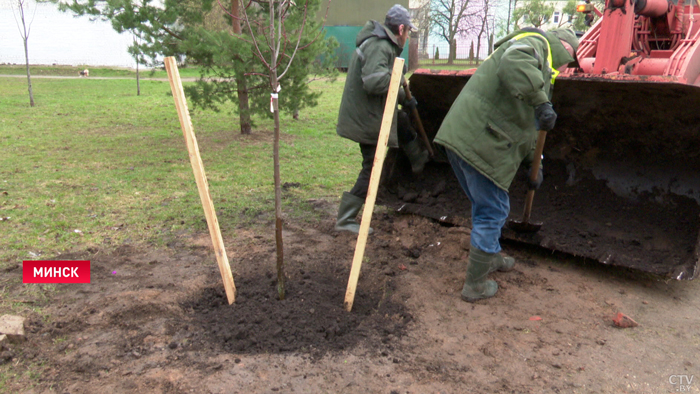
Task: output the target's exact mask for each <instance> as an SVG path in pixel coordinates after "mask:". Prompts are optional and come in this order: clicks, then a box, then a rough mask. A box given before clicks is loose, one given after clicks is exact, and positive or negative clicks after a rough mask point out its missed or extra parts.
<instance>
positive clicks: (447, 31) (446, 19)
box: [430, 0, 478, 64]
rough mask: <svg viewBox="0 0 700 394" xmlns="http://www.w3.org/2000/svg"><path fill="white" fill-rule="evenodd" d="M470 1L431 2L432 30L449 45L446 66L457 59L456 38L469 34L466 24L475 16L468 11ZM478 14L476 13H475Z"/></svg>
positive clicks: (441, 0)
mask: <svg viewBox="0 0 700 394" xmlns="http://www.w3.org/2000/svg"><path fill="white" fill-rule="evenodd" d="M469 5H470V0H433V1H432V2H431V6H430V20H431V24H432V30H433V32H435V33H436V34H437V35H439V36H440V37H442V38H443V39H444V40H445V41H447V42H448V43H449V44H450V53H449V54H448V56H447V64H452V63H453V62H454V60H455V58H456V57H457V36H460V35H465V34H466V33H468V32H469V28H470V26H468V24H467V22H468V21H469V19H470V18H471V17H472V16H473V15H475V12H472V11H471V10H469ZM476 13H478V11H477V12H476Z"/></svg>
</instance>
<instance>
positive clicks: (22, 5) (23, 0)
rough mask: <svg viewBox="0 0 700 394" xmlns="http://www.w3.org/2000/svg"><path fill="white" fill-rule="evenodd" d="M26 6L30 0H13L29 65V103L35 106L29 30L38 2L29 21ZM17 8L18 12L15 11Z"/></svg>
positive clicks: (13, 9)
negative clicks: (30, 68) (30, 69)
mask: <svg viewBox="0 0 700 394" xmlns="http://www.w3.org/2000/svg"><path fill="white" fill-rule="evenodd" d="M26 8H28V0H12V13H13V15H14V16H15V22H17V28H18V29H19V34H20V36H22V41H23V43H24V60H25V64H26V67H27V86H28V88H27V89H28V90H29V105H30V106H31V107H33V106H34V92H33V91H32V75H31V73H30V72H29V32H30V30H31V26H32V22H33V21H34V13H36V4H34V13H32V19H31V20H29V22H27V14H26ZM15 9H16V10H17V14H15V13H14V11H15ZM20 24H21V25H20Z"/></svg>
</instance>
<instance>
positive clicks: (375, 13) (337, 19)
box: [319, 0, 410, 68]
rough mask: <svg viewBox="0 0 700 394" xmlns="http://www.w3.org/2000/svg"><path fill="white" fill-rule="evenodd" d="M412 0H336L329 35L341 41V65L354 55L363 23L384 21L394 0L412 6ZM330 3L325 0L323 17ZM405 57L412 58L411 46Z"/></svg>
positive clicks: (322, 9)
mask: <svg viewBox="0 0 700 394" xmlns="http://www.w3.org/2000/svg"><path fill="white" fill-rule="evenodd" d="M408 3H409V1H408V0H333V1H331V3H330V9H328V17H327V19H326V24H325V30H326V36H332V37H335V38H336V39H337V40H338V43H339V44H340V47H339V48H338V50H337V55H338V60H337V63H336V66H337V67H338V68H347V67H348V63H349V62H350V57H351V56H352V53H353V52H354V51H355V38H356V37H357V33H359V32H360V30H362V26H364V25H365V23H366V22H367V21H369V20H376V21H377V22H381V23H384V17H385V16H386V12H387V11H388V10H389V8H391V7H392V6H393V5H394V4H401V5H402V6H404V7H406V8H407V9H409V8H410V7H409V4H408ZM326 6H327V3H326V2H322V6H321V10H320V11H319V18H320V20H323V17H324V16H325V15H326V8H327V7H326ZM401 56H402V57H404V58H405V59H407V60H408V48H404V51H403V53H402V54H401Z"/></svg>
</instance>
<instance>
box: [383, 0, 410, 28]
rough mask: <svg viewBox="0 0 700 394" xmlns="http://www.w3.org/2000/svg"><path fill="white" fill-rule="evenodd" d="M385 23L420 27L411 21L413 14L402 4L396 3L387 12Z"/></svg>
mask: <svg viewBox="0 0 700 394" xmlns="http://www.w3.org/2000/svg"><path fill="white" fill-rule="evenodd" d="M384 24H385V25H392V26H399V25H404V26H407V27H409V28H411V30H418V28H417V27H415V26H414V25H413V23H411V14H409V13H408V10H407V9H406V8H404V7H403V6H402V5H401V4H396V5H394V6H393V7H391V8H389V11H388V12H387V13H386V19H384Z"/></svg>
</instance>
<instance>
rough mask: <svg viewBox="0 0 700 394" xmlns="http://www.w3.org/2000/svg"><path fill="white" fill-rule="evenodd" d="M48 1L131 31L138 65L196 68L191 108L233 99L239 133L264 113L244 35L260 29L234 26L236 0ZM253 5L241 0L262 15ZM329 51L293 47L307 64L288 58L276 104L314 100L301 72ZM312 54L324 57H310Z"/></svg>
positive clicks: (261, 84)
mask: <svg viewBox="0 0 700 394" xmlns="http://www.w3.org/2000/svg"><path fill="white" fill-rule="evenodd" d="M52 1H54V2H56V3H58V5H59V9H61V10H64V11H67V10H70V11H72V12H74V13H76V14H77V15H90V16H92V17H94V18H102V19H105V20H109V21H111V23H112V27H113V28H114V29H115V30H116V31H117V32H119V33H122V32H124V31H129V32H133V33H135V34H136V35H137V36H138V37H139V40H138V41H136V42H135V43H134V45H132V47H131V49H130V53H131V54H132V56H139V54H140V59H141V60H142V64H144V65H149V66H151V67H155V66H160V65H161V60H159V59H162V58H163V57H165V56H174V57H176V58H177V59H179V62H180V63H181V64H192V65H198V66H200V67H201V68H200V70H201V73H200V78H199V80H198V81H197V83H196V84H195V85H194V86H187V87H186V88H185V91H186V93H187V95H188V98H189V99H190V100H191V101H192V103H193V110H195V109H197V108H208V109H213V110H215V111H219V110H221V108H222V107H223V106H225V105H226V104H227V103H228V102H229V101H230V102H234V103H236V104H238V105H237V106H234V107H233V108H232V112H233V113H236V114H238V115H239V122H240V132H241V133H243V134H248V133H250V132H251V129H252V121H251V118H250V115H251V114H252V113H258V114H261V115H264V116H271V114H270V112H268V108H269V97H268V96H267V89H264V88H265V86H266V83H267V82H266V81H265V79H264V78H263V77H262V76H261V74H260V73H261V72H262V71H264V70H262V69H260V67H259V66H256V64H258V63H256V60H257V58H256V57H255V55H254V53H253V47H252V42H253V40H252V37H253V36H255V37H258V36H260V35H261V34H263V33H262V32H261V31H260V30H256V29H254V30H250V31H243V30H242V29H241V19H242V18H241V16H240V15H238V13H239V9H240V8H241V6H242V3H241V2H240V0H164V1H153V0H141V1H134V0H84V1H81V2H77V1H72V0H52ZM261 3H264V2H261V1H250V2H248V3H247V4H248V7H249V8H251V9H256V10H258V11H256V12H260V13H265V10H266V8H265V7H264V6H262V5H261ZM215 4H216V6H214V5H215ZM315 4H318V0H316V1H315ZM224 10H226V11H224ZM289 23H294V22H292V21H290V22H289ZM311 26H312V29H307V30H306V33H305V34H313V33H314V31H313V29H316V31H318V30H319V29H320V24H319V23H317V22H315V23H314V24H311ZM288 27H291V26H288ZM285 49H286V48H285ZM331 49H333V43H332V41H331V40H325V39H319V40H318V41H317V42H316V43H315V44H314V45H309V46H307V47H305V48H303V49H302V50H301V51H299V56H303V57H304V58H305V59H306V60H307V62H296V63H294V65H293V66H292V67H291V68H290V71H289V74H290V78H289V79H288V81H289V85H285V89H288V90H287V92H288V93H289V96H288V98H287V99H286V100H283V101H282V102H281V103H280V106H281V108H282V109H283V110H285V111H288V112H290V113H292V112H294V111H295V110H299V109H301V108H304V107H305V106H308V105H316V102H317V99H318V96H319V93H314V92H311V90H310V89H309V87H308V84H307V83H306V80H307V78H308V76H309V73H311V72H320V71H325V70H326V69H325V68H324V66H325V65H326V63H327V62H326V61H328V60H330V59H331V56H332V55H329V53H332V52H328V51H330V50H331ZM322 54H324V56H321V55H322ZM318 58H322V59H324V62H323V63H322V64H320V63H318V62H314V60H316V59H318ZM314 65H315V67H314ZM256 67H257V68H256ZM292 76H293V77H292Z"/></svg>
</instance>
